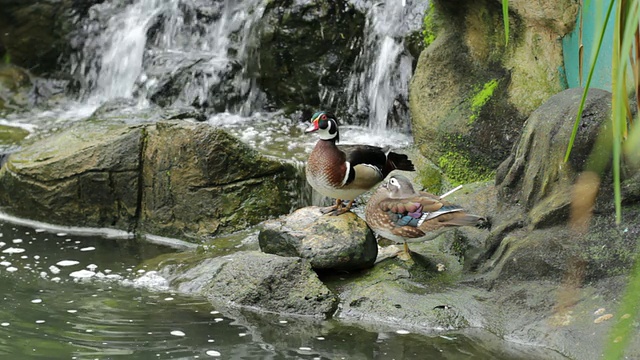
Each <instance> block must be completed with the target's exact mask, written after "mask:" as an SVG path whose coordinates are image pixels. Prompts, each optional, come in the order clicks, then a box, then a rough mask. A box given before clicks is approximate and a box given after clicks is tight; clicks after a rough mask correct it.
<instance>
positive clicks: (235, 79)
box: [72, 0, 264, 107]
mask: <svg viewBox="0 0 640 360" xmlns="http://www.w3.org/2000/svg"><path fill="white" fill-rule="evenodd" d="M263 10H264V8H263V5H262V1H261V0H250V1H244V2H237V1H230V0H229V1H222V2H203V3H202V4H200V3H197V2H194V1H175V0H136V1H133V2H120V1H115V2H104V3H102V4H98V5H95V6H93V7H92V8H91V12H90V14H91V16H90V18H89V19H87V20H86V21H85V24H84V26H83V31H84V33H85V34H86V36H87V39H86V40H85V42H84V47H83V48H82V50H81V51H80V52H79V53H78V54H76V56H75V57H74V58H73V59H72V62H73V68H74V70H75V71H76V73H77V78H79V79H80V84H81V91H80V94H81V96H82V97H83V98H84V99H88V101H89V102H92V103H103V102H105V101H108V100H112V99H115V98H131V97H135V98H137V99H138V100H139V101H140V102H141V103H145V102H146V100H147V99H149V98H151V99H153V100H154V101H155V102H158V103H161V105H174V106H175V105H177V106H180V105H192V106H196V107H206V106H208V105H209V106H211V104H208V103H207V101H208V100H209V98H210V92H211V88H212V87H216V86H220V84H221V83H223V82H226V84H225V86H227V87H229V86H230V87H233V88H235V89H234V91H235V92H236V93H238V94H240V95H238V97H244V99H245V100H248V99H255V97H256V96H255V95H254V91H253V90H254V87H253V86H252V83H251V79H249V78H248V77H246V76H245V74H244V73H243V69H244V68H243V67H240V68H238V67H237V66H234V64H242V63H244V62H245V58H246V56H247V54H248V53H249V51H250V50H249V47H250V44H251V35H252V29H253V28H254V26H253V25H254V24H255V22H256V21H257V20H259V19H260V18H261V16H262V11H263ZM227 95H228V94H227ZM224 100H226V99H222V100H221V101H220V102H224Z"/></svg>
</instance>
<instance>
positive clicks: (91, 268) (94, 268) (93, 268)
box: [87, 264, 98, 271]
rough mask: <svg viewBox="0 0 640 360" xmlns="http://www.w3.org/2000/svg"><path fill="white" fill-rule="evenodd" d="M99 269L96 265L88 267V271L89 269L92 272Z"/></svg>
mask: <svg viewBox="0 0 640 360" xmlns="http://www.w3.org/2000/svg"><path fill="white" fill-rule="evenodd" d="M97 268H98V265H96V264H89V265H87V269H89V270H91V271H96V269H97Z"/></svg>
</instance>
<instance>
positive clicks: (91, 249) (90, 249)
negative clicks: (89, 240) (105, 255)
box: [80, 246, 96, 251]
mask: <svg viewBox="0 0 640 360" xmlns="http://www.w3.org/2000/svg"><path fill="white" fill-rule="evenodd" d="M95 249H96V248H95V247H93V246H87V247H83V248H81V249H80V251H93V250H95Z"/></svg>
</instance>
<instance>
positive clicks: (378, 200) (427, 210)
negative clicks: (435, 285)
mask: <svg viewBox="0 0 640 360" xmlns="http://www.w3.org/2000/svg"><path fill="white" fill-rule="evenodd" d="M365 216H366V221H367V224H369V227H371V229H373V230H374V231H375V232H376V233H378V234H379V235H380V236H382V237H384V238H387V239H389V240H393V241H395V242H397V243H405V244H406V242H408V241H425V240H431V239H433V238H434V237H436V236H437V235H438V234H440V233H441V230H445V229H448V228H451V227H456V226H478V225H483V224H485V223H486V219H485V218H484V217H482V216H478V215H473V214H469V213H467V212H466V211H465V210H464V209H463V208H461V207H459V206H456V205H453V204H450V203H448V202H446V201H445V200H442V199H441V198H440V197H438V196H436V195H433V194H429V193H427V192H422V191H420V192H417V191H415V190H414V188H413V185H412V184H411V182H410V181H409V180H408V179H407V178H405V177H404V176H401V175H394V176H391V177H390V178H389V179H388V180H387V181H386V182H385V183H384V184H383V185H381V186H380V187H379V188H378V189H377V190H376V192H375V193H374V194H373V196H372V197H371V198H370V199H369V202H368V203H367V206H366V208H365Z"/></svg>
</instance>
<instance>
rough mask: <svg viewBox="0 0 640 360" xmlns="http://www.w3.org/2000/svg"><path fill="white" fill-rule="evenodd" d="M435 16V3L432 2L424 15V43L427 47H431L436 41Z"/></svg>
mask: <svg viewBox="0 0 640 360" xmlns="http://www.w3.org/2000/svg"><path fill="white" fill-rule="evenodd" d="M435 16H436V12H435V9H434V6H433V2H430V3H429V5H428V6H427V10H426V11H425V13H424V18H423V19H422V40H423V41H424V46H425V47H427V46H429V45H431V43H432V42H433V41H434V40H435V39H436V32H437V25H436V21H435Z"/></svg>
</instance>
